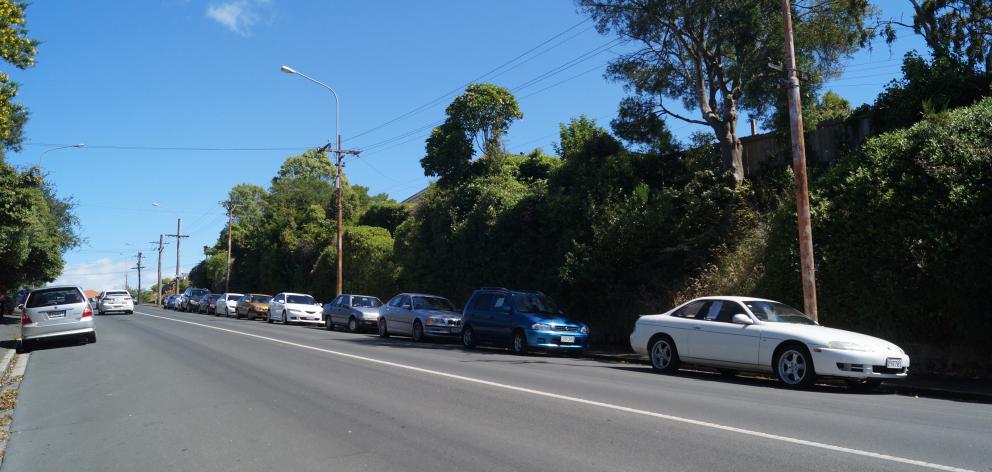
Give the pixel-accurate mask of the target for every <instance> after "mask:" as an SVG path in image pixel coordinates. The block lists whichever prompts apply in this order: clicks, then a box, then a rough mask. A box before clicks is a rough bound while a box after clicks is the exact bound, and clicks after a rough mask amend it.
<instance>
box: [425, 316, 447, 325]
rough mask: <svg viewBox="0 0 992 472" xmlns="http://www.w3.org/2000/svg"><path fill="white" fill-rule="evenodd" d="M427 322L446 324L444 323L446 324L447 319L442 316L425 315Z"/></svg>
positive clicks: (430, 323)
mask: <svg viewBox="0 0 992 472" xmlns="http://www.w3.org/2000/svg"><path fill="white" fill-rule="evenodd" d="M427 324H429V325H446V324H448V321H447V320H445V319H444V318H437V317H434V316H429V317H427Z"/></svg>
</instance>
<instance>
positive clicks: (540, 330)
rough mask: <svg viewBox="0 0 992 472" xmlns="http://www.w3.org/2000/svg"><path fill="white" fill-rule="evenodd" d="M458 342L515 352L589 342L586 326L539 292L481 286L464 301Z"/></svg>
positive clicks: (567, 347) (580, 345) (559, 348)
mask: <svg viewBox="0 0 992 472" xmlns="http://www.w3.org/2000/svg"><path fill="white" fill-rule="evenodd" d="M462 344H463V345H464V346H465V347H467V348H472V347H474V346H475V345H476V344H495V345H498V346H509V347H510V349H511V350H513V352H515V353H517V354H526V353H527V351H528V350H530V349H540V350H546V351H572V352H576V351H579V352H580V351H582V350H583V349H585V348H586V347H587V346H588V345H589V327H588V326H586V325H585V324H583V323H578V322H576V321H573V320H571V319H569V318H568V317H566V316H565V314H564V313H562V311H561V310H560V309H559V308H558V305H557V304H556V303H555V301H554V300H552V299H551V297H549V296H547V295H545V294H543V293H541V292H537V291H525V290H507V289H505V288H482V289H479V290H476V291H475V292H473V293H472V297H471V298H469V300H468V303H466V304H465V309H464V311H463V313H462Z"/></svg>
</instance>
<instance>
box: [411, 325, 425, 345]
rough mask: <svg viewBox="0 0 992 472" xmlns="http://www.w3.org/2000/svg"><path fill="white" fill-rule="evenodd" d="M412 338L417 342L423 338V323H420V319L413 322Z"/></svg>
mask: <svg viewBox="0 0 992 472" xmlns="http://www.w3.org/2000/svg"><path fill="white" fill-rule="evenodd" d="M413 340H414V341H416V342H418V343H419V342H421V341H423V340H424V325H422V324H420V320H417V321H414V322H413Z"/></svg>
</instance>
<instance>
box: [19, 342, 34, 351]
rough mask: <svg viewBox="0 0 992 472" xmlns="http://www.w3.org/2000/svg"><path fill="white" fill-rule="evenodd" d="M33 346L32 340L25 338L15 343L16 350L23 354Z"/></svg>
mask: <svg viewBox="0 0 992 472" xmlns="http://www.w3.org/2000/svg"><path fill="white" fill-rule="evenodd" d="M32 347H34V341H30V340H27V339H21V342H19V343H17V352H18V353H21V354H24V353H28V352H31V348H32Z"/></svg>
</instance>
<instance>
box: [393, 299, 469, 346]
mask: <svg viewBox="0 0 992 472" xmlns="http://www.w3.org/2000/svg"><path fill="white" fill-rule="evenodd" d="M461 332H462V314H461V313H460V312H458V310H457V309H456V308H455V305H453V304H452V303H451V302H450V301H448V299H447V298H444V297H439V296H437V295H425V294H421V293H401V294H399V295H397V296H395V297H393V298H392V299H391V300H389V303H387V304H385V305H383V306H382V307H381V308H380V309H379V336H382V337H384V338H388V337H389V336H390V335H392V334H399V335H403V336H410V337H412V338H413V340H414V341H423V340H424V338H425V337H428V336H431V337H455V336H459V335H460V334H461Z"/></svg>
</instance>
